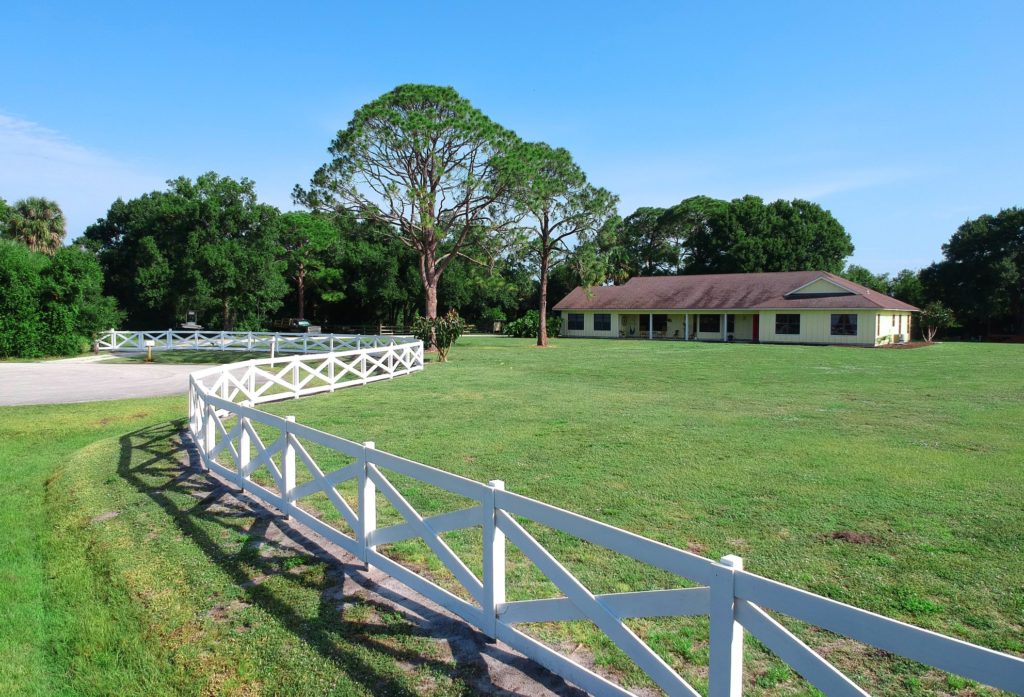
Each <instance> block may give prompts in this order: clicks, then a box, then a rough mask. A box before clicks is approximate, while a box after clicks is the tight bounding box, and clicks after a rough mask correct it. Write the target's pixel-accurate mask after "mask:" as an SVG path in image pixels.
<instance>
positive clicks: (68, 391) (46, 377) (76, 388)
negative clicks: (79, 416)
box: [0, 359, 201, 407]
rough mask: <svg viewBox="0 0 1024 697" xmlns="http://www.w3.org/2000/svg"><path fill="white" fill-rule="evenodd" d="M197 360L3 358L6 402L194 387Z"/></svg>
mask: <svg viewBox="0 0 1024 697" xmlns="http://www.w3.org/2000/svg"><path fill="white" fill-rule="evenodd" d="M200 367H201V366H195V365H177V364H173V365H164V364H159V363H151V364H145V363H142V364H129V363H109V362H106V361H103V360H95V359H91V360H90V359H71V360H66V361H45V362H41V363H0V406H5V407H11V406H21V405H26V404H72V403H75V402H99V401H109V400H114V399H132V398H134V397H162V396H166V395H175V394H185V393H186V392H188V374H189V373H191V372H193V371H195V370H198V369H199V368H200Z"/></svg>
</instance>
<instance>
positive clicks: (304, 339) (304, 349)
mask: <svg viewBox="0 0 1024 697" xmlns="http://www.w3.org/2000/svg"><path fill="white" fill-rule="evenodd" d="M302 352H303V353H309V334H303V335H302Z"/></svg>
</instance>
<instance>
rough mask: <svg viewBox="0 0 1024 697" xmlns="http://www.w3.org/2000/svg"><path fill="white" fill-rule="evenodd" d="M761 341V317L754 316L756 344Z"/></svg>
mask: <svg viewBox="0 0 1024 697" xmlns="http://www.w3.org/2000/svg"><path fill="white" fill-rule="evenodd" d="M760 340H761V315H759V314H758V315H754V343H755V344H756V343H757V342H758V341H760Z"/></svg>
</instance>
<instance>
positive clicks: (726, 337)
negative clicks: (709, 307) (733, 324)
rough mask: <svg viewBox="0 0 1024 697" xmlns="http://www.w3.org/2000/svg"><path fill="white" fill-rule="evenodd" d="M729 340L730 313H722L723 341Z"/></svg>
mask: <svg viewBox="0 0 1024 697" xmlns="http://www.w3.org/2000/svg"><path fill="white" fill-rule="evenodd" d="M728 340H729V315H728V314H726V313H725V312H723V313H722V341H728Z"/></svg>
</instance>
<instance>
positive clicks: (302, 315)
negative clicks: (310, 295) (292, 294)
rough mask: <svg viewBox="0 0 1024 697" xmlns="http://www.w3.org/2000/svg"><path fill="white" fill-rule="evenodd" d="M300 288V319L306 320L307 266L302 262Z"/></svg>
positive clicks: (300, 265) (299, 277)
mask: <svg viewBox="0 0 1024 697" xmlns="http://www.w3.org/2000/svg"><path fill="white" fill-rule="evenodd" d="M297 280H298V286H299V314H298V318H299V319H306V265H305V264H303V263H302V262H301V261H300V262H299V275H298V278H297Z"/></svg>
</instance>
